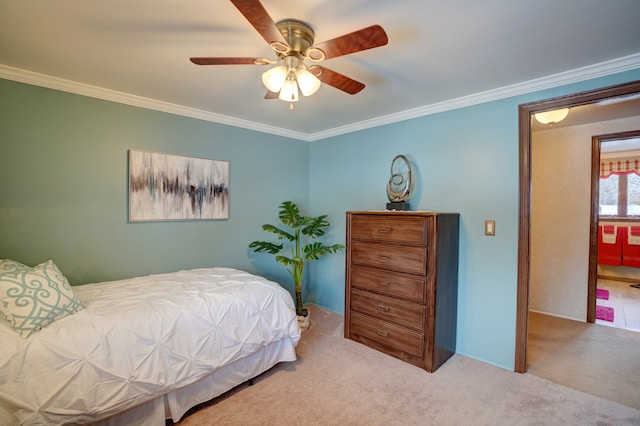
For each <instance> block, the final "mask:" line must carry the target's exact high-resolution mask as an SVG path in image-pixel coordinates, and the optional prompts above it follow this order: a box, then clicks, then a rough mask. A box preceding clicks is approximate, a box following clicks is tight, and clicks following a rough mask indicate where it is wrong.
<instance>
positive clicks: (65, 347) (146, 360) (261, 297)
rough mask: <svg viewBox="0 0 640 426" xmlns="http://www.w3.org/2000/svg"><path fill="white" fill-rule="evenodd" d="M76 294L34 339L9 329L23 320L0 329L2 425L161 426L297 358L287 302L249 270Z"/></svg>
mask: <svg viewBox="0 0 640 426" xmlns="http://www.w3.org/2000/svg"><path fill="white" fill-rule="evenodd" d="M54 266H55V265H54ZM0 272H1V265H0ZM58 272H59V271H58ZM59 275H60V276H61V275H62V274H61V273H60V274H59ZM4 276H5V278H6V277H7V276H10V275H7V274H5V275H4ZM63 281H66V279H64V280H63ZM67 284H68V282H67ZM70 288H71V287H70ZM72 292H73V296H70V297H73V298H74V300H76V303H79V306H77V307H74V308H73V310H75V311H74V312H72V313H71V314H69V315H63V317H62V318H59V319H55V320H54V321H52V322H51V323H50V324H48V325H46V326H45V327H43V328H41V329H39V330H37V331H32V332H30V333H31V334H30V335H28V336H27V337H21V336H20V335H19V333H18V332H16V329H15V328H14V327H13V325H15V324H13V323H12V322H11V321H5V320H6V319H11V320H12V321H14V322H15V321H16V318H7V315H6V314H3V316H4V317H5V320H2V319H0V342H2V344H1V345H0V424H2V425H5V424H7V425H10V424H20V425H23V424H24V425H52V424H88V423H90V424H96V423H97V424H102V425H127V424H136V425H155V426H160V425H164V424H165V419H173V421H178V420H179V419H180V418H182V416H183V415H184V413H185V412H186V411H187V410H189V409H190V408H191V407H193V406H195V405H197V404H200V403H202V402H205V401H208V400H210V399H211V398H214V397H216V396H218V395H221V394H222V393H224V392H226V391H227V390H229V389H231V388H233V387H235V386H237V385H239V384H241V383H243V382H246V381H247V380H249V379H251V378H253V377H255V376H257V375H259V374H260V373H262V372H264V371H266V370H268V369H270V368H271V367H272V366H274V365H275V364H277V363H279V362H285V361H294V360H295V359H296V353H295V347H296V345H297V343H298V340H299V339H300V328H299V326H298V323H297V317H296V315H295V306H294V303H293V300H292V298H291V295H290V294H289V293H288V292H287V291H286V290H284V289H283V288H282V287H280V286H279V285H278V284H277V283H274V282H272V281H269V280H266V279H265V278H262V277H259V276H256V275H252V274H250V273H247V272H244V271H240V270H236V269H230V268H205V269H194V270H185V271H180V272H176V273H166V274H154V275H148V276H144V277H137V278H133V279H125V280H119V281H110V282H103V283H95V284H87V285H81V286H74V287H72ZM76 308H77V309H76ZM56 315H57V314H56Z"/></svg>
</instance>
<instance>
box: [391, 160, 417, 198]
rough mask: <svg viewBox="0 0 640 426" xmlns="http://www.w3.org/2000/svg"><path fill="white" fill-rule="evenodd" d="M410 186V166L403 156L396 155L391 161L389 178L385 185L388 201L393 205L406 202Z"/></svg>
mask: <svg viewBox="0 0 640 426" xmlns="http://www.w3.org/2000/svg"><path fill="white" fill-rule="evenodd" d="M403 163H404V164H403ZM403 166H404V167H403ZM411 185H412V180H411V164H409V160H407V158H406V157H405V156H404V155H396V156H395V157H394V159H393V160H392V161H391V177H390V178H389V182H388V183H387V197H389V201H391V202H393V203H399V202H403V201H407V199H409V193H410V192H411Z"/></svg>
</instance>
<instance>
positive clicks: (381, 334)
mask: <svg viewBox="0 0 640 426" xmlns="http://www.w3.org/2000/svg"><path fill="white" fill-rule="evenodd" d="M350 332H351V333H353V334H357V335H360V336H363V337H366V338H368V339H370V340H373V341H374V342H378V343H380V344H383V345H386V346H389V347H391V348H394V349H397V350H400V351H403V352H406V353H409V354H411V355H414V356H417V357H420V358H423V357H424V338H423V334H422V333H419V332H417V331H413V330H409V329H407V328H404V327H400V326H398V325H395V324H391V323H388V322H386V321H381V320H378V319H374V318H371V317H368V316H366V315H362V314H360V313H358V312H352V313H351V327H350Z"/></svg>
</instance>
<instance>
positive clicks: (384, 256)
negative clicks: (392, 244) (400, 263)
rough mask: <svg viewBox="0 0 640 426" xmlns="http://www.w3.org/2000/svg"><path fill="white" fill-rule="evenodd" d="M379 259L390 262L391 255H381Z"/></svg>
mask: <svg viewBox="0 0 640 426" xmlns="http://www.w3.org/2000/svg"><path fill="white" fill-rule="evenodd" d="M378 258H379V259H384V260H390V259H391V255H389V254H379V255H378Z"/></svg>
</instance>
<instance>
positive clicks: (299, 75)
mask: <svg viewBox="0 0 640 426" xmlns="http://www.w3.org/2000/svg"><path fill="white" fill-rule="evenodd" d="M296 80H297V81H298V87H299V88H300V92H302V95H304V96H311V95H313V94H314V93H316V92H317V91H318V89H319V88H320V80H319V79H318V77H316V76H315V75H313V74H312V73H311V72H310V71H309V70H307V69H305V68H300V69H299V70H298V71H296Z"/></svg>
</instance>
